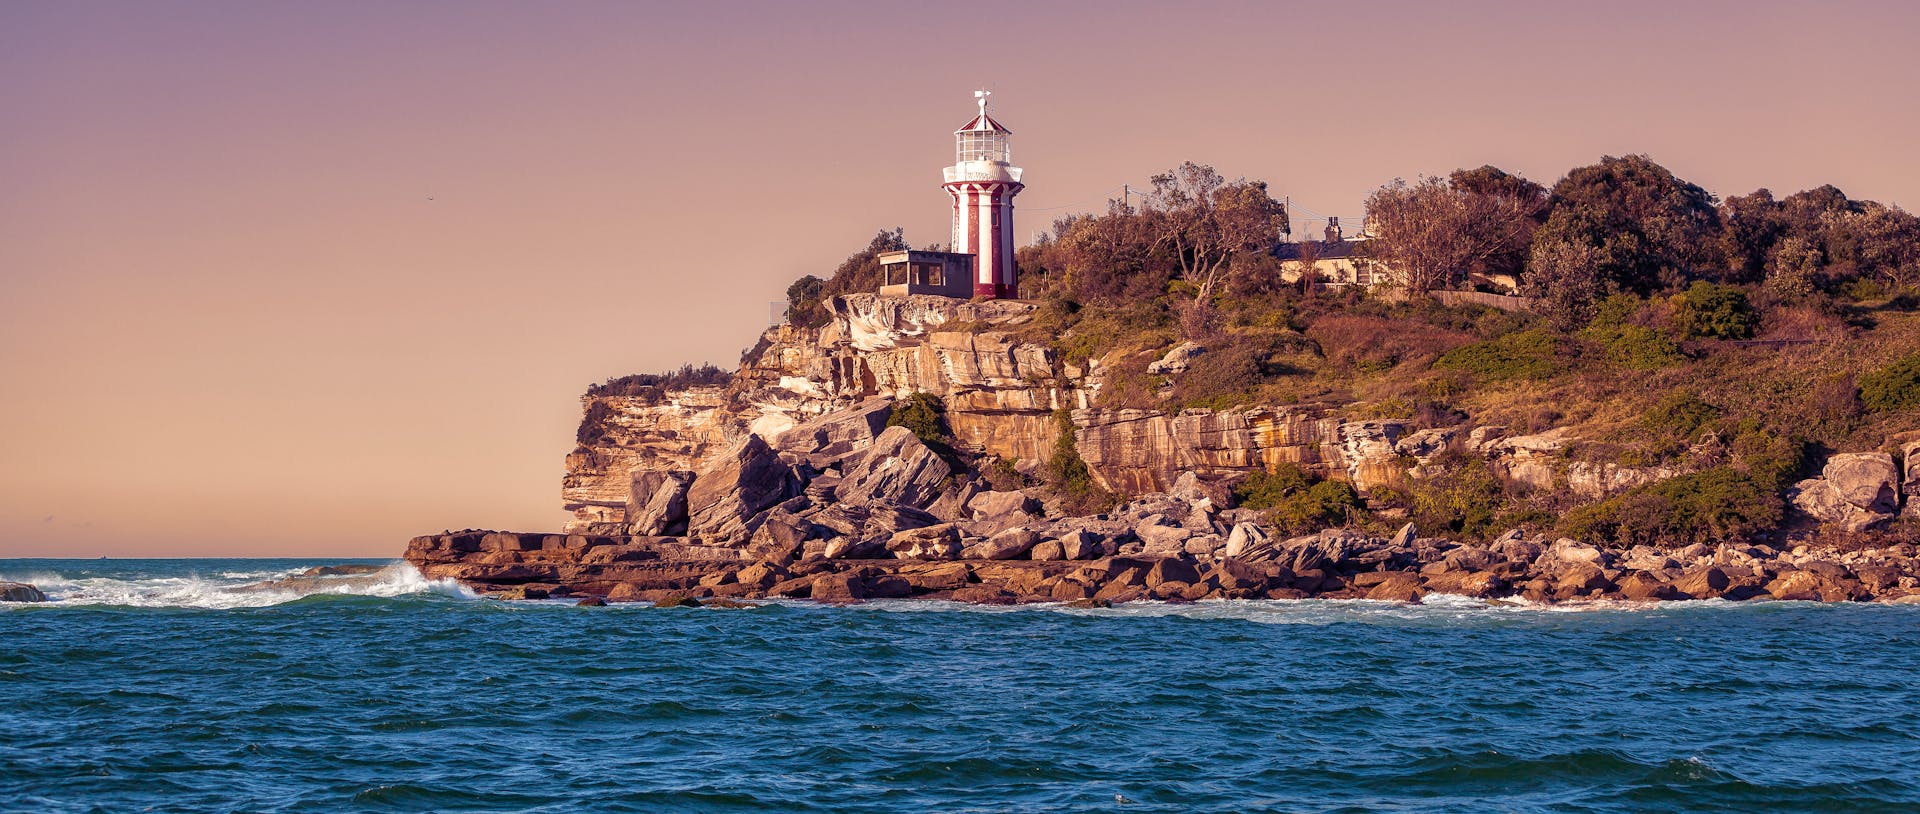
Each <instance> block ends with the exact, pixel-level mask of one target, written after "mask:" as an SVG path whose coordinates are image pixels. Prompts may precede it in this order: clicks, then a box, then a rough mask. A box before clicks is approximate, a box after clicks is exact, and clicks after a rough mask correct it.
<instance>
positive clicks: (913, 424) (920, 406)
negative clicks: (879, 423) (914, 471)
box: [887, 393, 953, 448]
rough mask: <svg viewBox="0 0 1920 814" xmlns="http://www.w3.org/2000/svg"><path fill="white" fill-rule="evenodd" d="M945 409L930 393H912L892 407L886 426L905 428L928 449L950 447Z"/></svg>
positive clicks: (949, 432) (950, 435)
mask: <svg viewBox="0 0 1920 814" xmlns="http://www.w3.org/2000/svg"><path fill="white" fill-rule="evenodd" d="M946 413H947V407H946V405H945V404H943V403H941V401H940V397H939V396H936V395H934V394H932V393H914V394H913V395H910V396H908V397H906V398H905V399H904V400H901V401H899V402H896V403H895V404H894V405H893V414H892V415H889V416H887V426H889V427H906V428H907V429H908V430H911V431H912V432H913V435H914V437H916V438H919V439H920V441H921V443H924V444H926V445H927V446H929V447H936V448H937V447H943V446H950V445H951V444H952V442H953V433H952V431H950V430H948V429H947V416H946Z"/></svg>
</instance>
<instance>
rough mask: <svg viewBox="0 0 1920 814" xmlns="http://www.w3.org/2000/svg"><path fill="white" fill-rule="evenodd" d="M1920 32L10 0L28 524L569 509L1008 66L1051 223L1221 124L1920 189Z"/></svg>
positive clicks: (1228, 8) (15, 520)
mask: <svg viewBox="0 0 1920 814" xmlns="http://www.w3.org/2000/svg"><path fill="white" fill-rule="evenodd" d="M1915 42H1920V6H1915V5H1914V4H1911V3H1900V2H1882V3H1823V4H1810V3H1771V2H1744V3H1704V2H1702V3H1687V2H1662V3H1605V4H1600V3H1579V4H1574V3H1542V2H1477V3H1476V2H1469V3H1446V4H1440V3H1396V2H1375V3H1365V4H1353V3H1313V4H1304V3H1301V4H1291V3H1290V4H1281V3H1180V4H1174V3H1164V2H1156V3H1101V4H1084V5H1073V4H1052V3H1032V2H1021V3H977V2H976V3H968V4H965V5H959V4H955V5H935V4H913V5H908V4H899V3H805V4H801V3H791V4H790V3H769V4H764V5H750V4H727V3H708V4H699V3H686V4H673V5H668V4H657V5H651V4H650V5H639V4H634V3H612V2H610V3H585V2H578V3H552V4H529V3H479V2H459V3H428V2H409V3H386V2H379V3H351V2H315V3H253V2H232V3H152V2H139V3H87V2H48V3H25V2H21V3H8V4H4V5H0V110H3V111H4V116H0V337H3V338H0V382H3V383H4V384H0V557H7V556H83V557H91V556H99V555H115V556H140V555H147V556H200V555H260V556H271V555H330V556H350V555H354V556H384V555H397V554H398V553H399V551H400V549H401V546H402V544H403V543H404V542H405V540H406V538H408V537H410V536H412V535H414V534H419V533H424V532H433V531H439V530H440V529H442V528H448V527H452V528H460V527H466V526H475V527H496V528H515V529H544V528H556V527H558V526H559V524H560V523H561V522H562V521H563V520H564V515H563V513H562V512H561V511H560V509H559V477H560V473H561V463H562V457H563V456H564V455H565V454H566V452H567V450H568V448H569V446H570V443H571V440H572V431H573V425H574V423H575V422H576V420H577V419H578V414H579V404H578V402H577V397H578V395H579V393H580V391H581V390H582V389H583V388H584V387H585V385H587V384H588V383H589V382H593V381H598V380H601V379H604V378H607V377H608V376H612V375H617V374H622V373H629V372H636V371H647V370H659V369H664V368H667V367H671V366H677V365H679V364H681V363H683V362H703V361H713V362H716V363H719V364H722V365H725V366H731V365H732V364H733V363H734V362H735V361H736V360H737V359H738V355H739V352H740V351H741V349H743V348H745V347H747V346H748V345H750V344H752V342H753V339H754V336H755V334H756V332H757V331H758V330H760V329H761V328H762V327H764V326H765V324H766V321H767V316H768V303H769V302H770V301H773V300H778V299H781V298H782V297H783V296H784V294H783V292H784V291H785V288H786V286H787V284H788V283H789V282H790V281H791V280H793V279H794V278H796V277H798V276H800V275H802V274H807V273H814V274H826V273H827V272H830V271H831V270H832V268H833V267H834V265H835V264H837V262H838V261H839V260H840V259H841V258H843V257H845V256H846V255H847V254H848V253H849V252H851V251H853V250H854V249H856V248H858V247H860V246H862V245H864V244H865V242H866V240H867V239H868V238H869V237H871V235H872V234H873V232H874V231H876V230H877V229H880V228H882V227H891V226H895V225H900V226H904V227H906V230H907V237H908V239H909V240H910V241H912V242H914V243H915V244H926V243H931V242H937V241H943V240H945V239H946V222H945V218H946V215H947V206H948V204H947V202H946V198H945V193H943V192H942V191H941V190H940V189H939V187H938V182H939V170H940V167H941V166H943V165H944V164H945V163H947V162H948V161H949V160H950V159H951V157H952V153H951V149H952V143H951V135H950V134H951V131H952V130H953V129H954V128H955V127H957V126H959V125H960V124H962V123H963V122H965V121H966V119H967V118H968V116H969V114H970V111H971V108H972V101H971V98H970V97H971V93H970V92H971V90H972V89H973V88H974V87H977V86H985V87H989V88H991V89H993V90H994V92H995V96H994V101H995V107H994V110H995V114H996V117H997V118H999V119H1001V120H1002V121H1004V122H1005V123H1006V124H1007V125H1008V126H1009V127H1011V128H1013V130H1014V131H1015V134H1014V137H1013V139H1014V140H1013V144H1014V154H1015V158H1016V159H1017V160H1018V162H1019V163H1020V164H1022V165H1023V166H1025V167H1026V172H1027V175H1026V178H1027V181H1028V188H1027V191H1026V192H1024V193H1023V194H1022V195H1021V198H1020V202H1019V203H1020V204H1021V206H1022V209H1021V210H1020V212H1021V216H1022V219H1021V221H1020V224H1019V226H1018V230H1017V234H1018V235H1019V237H1020V239H1021V240H1022V242H1025V241H1027V240H1030V239H1031V237H1032V235H1033V234H1034V232H1036V231H1037V230H1040V229H1044V228H1045V227H1046V226H1047V224H1048V223H1049V222H1050V221H1051V219H1052V217H1053V216H1054V215H1056V214H1061V213H1064V212H1067V211H1072V210H1074V209H1083V208H1084V209H1092V208H1098V207H1099V206H1100V205H1101V204H1102V202H1103V201H1104V199H1105V198H1106V197H1107V196H1108V195H1110V194H1112V192H1113V191H1115V190H1117V189H1118V188H1119V187H1120V186H1121V185H1122V184H1124V183H1132V184H1136V185H1138V184H1141V183H1143V182H1144V181H1145V179H1146V177H1147V176H1148V175H1150V174H1152V173H1154V172H1156V171H1159V170H1163V169H1166V168H1167V167H1170V166H1172V165H1174V164H1176V163H1178V162H1180V161H1182V160H1186V159H1193V160H1196V161H1200V162H1203V163H1211V164H1213V165H1215V166H1216V167H1218V168H1220V170H1221V171H1222V172H1224V173H1226V174H1228V175H1230V176H1232V175H1246V176H1250V177H1255V178H1262V179H1265V180H1268V181H1270V182H1271V183H1272V184H1273V187H1274V189H1275V191H1276V193H1277V194H1281V195H1286V196H1290V197H1291V198H1293V199H1294V200H1295V201H1296V202H1298V203H1299V204H1301V206H1302V207H1304V208H1305V209H1308V210H1312V211H1313V212H1317V213H1321V214H1337V215H1342V216H1346V217H1349V218H1351V219H1353V220H1354V221H1357V220H1358V219H1359V217H1360V215H1361V214H1362V213H1361V209H1360V201H1361V200H1362V199H1363V198H1364V197H1365V196H1366V194H1367V192H1368V191H1369V190H1371V189H1372V188H1373V187H1375V186H1378V185H1379V184H1381V183H1383V182H1386V181H1388V180H1390V179H1392V178H1394V177H1396V176H1405V177H1413V176H1415V175H1418V174H1420V173H1445V172H1448V171H1450V170H1452V169H1454V168H1456V167H1462V166H1478V165H1480V164H1483V163H1493V164H1496V165H1499V166H1501V167H1503V168H1506V169H1508V170H1510V171H1517V172H1520V173H1522V174H1525V175H1527V176H1528V177H1531V178H1534V179H1535V180H1538V181H1541V182H1542V183H1549V184H1550V183H1552V182H1553V181H1554V180H1555V179H1556V178H1557V177H1559V175H1560V174H1561V173H1563V172H1564V171H1565V170H1566V169H1568V168H1570V167H1573V166H1575V165H1578V164H1582V163H1589V162H1592V161H1593V160H1595V159H1597V158H1598V157H1599V156H1601V155H1603V154H1622V153H1629V152H1645V153H1649V154H1651V155H1652V156H1653V157H1654V158H1655V160H1657V161H1660V162H1661V163H1663V164H1665V165H1666V166H1667V167H1669V168H1670V169H1672V170H1674V171H1675V172H1676V173H1678V174H1680V175H1681V176H1683V177H1685V178H1688V179H1690V180H1693V181H1695V182H1698V183H1700V184H1702V185H1704V186H1706V187H1707V188H1709V189H1710V190H1713V191H1714V192H1716V193H1719V194H1721V195H1728V194H1743V193H1746V192H1749V191H1751V190H1753V189H1754V188H1756V187H1762V186H1765V187H1769V188H1772V189H1773V190H1775V191H1776V192H1782V193H1784V192H1791V191H1795V190H1799V189H1802V188H1806V187H1809V186H1814V185H1818V184H1822V183H1833V184H1836V185H1838V186H1839V187H1840V188H1842V189H1843V190H1845V191H1846V192H1847V193H1848V194H1849V195H1852V196H1855V197H1865V198H1874V199H1878V200H1881V201H1886V202H1891V203H1899V204H1902V205H1904V206H1906V207H1907V208H1909V209H1913V208H1915V207H1916V206H1920V158H1916V155H1915V150H1914V145H1915V144H1916V142H1920V93H1917V92H1916V91H1915V89H1914V85H1913V82H1914V77H1916V76H1920V49H1916V48H1915V47H1914V43H1915ZM1296 224H1297V225H1308V224H1302V223H1301V221H1300V220H1299V219H1298V216H1296ZM1311 225H1312V226H1314V227H1316V228H1317V226H1318V224H1311Z"/></svg>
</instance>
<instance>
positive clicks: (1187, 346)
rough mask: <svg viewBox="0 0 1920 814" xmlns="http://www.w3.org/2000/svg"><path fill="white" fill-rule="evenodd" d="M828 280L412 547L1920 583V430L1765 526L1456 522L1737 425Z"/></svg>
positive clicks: (495, 566)
mask: <svg viewBox="0 0 1920 814" xmlns="http://www.w3.org/2000/svg"><path fill="white" fill-rule="evenodd" d="M820 307H821V309H822V310H823V311H824V313H825V317H824V318H823V319H820V320H818V321H817V323H816V324H812V325H796V324H793V323H792V322H788V323H783V324H781V325H777V326H775V327H773V328H771V329H769V330H768V331H767V332H766V333H765V334H764V335H763V336H762V337H761V338H760V340H759V342H758V343H757V344H756V345H755V347H754V348H752V349H751V350H749V351H748V352H747V353H746V355H745V356H744V357H743V360H742V363H741V365H740V367H739V369H738V370H737V371H734V372H732V373H730V374H728V373H721V372H717V371H711V370H709V371H694V370H691V369H689V370H684V371H682V372H681V373H679V374H670V375H666V376H645V377H625V378H623V379H616V380H612V381H609V382H608V383H607V384H606V385H599V386H596V387H594V388H593V389H591V390H590V391H589V393H588V394H587V395H586V396H585V397H584V398H583V400H582V402H583V412H584V417H583V421H582V424H581V426H580V430H579V434H578V437H577V438H576V441H577V447H576V448H575V450H574V451H573V452H572V453H571V454H569V455H568V457H567V469H568V471H567V475H566V477H565V479H564V482H563V489H562V494H563V499H564V501H565V505H566V507H567V508H568V509H569V510H571V511H572V512H573V514H574V520H573V521H572V522H571V523H569V525H568V527H567V528H566V529H563V530H559V531H556V532H553V533H516V532H501V531H483V530H466V531H459V532H453V531H448V532H444V533H440V534H432V535H425V536H421V537H417V538H415V539H414V540H413V541H412V542H411V543H410V544H409V545H408V547H407V551H406V559H407V560H408V561H409V562H410V563H412V564H413V565H415V566H417V567H418V568H419V569H420V570H421V571H422V572H423V573H424V574H425V575H426V576H427V577H429V578H436V579H439V578H451V579H457V580H459V581H460V582H462V583H464V584H466V585H468V586H470V587H472V588H474V589H476V590H479V591H483V592H487V593H489V594H491V595H493V596H496V597H502V598H526V599H540V598H562V597H568V598H578V599H584V600H589V601H612V602H623V601H624V602H655V603H666V604H680V603H686V602H692V601H697V600H700V599H707V600H709V601H715V600H720V601H724V600H740V599H766V598H811V599H814V600H817V601H823V602H853V601H860V600H866V599H877V598H922V599H943V600H954V601H962V602H974V603H995V604H1010V603H1024V602H1077V603H1082V604H1103V603H1114V602H1128V601H1137V600H1161V601H1170V602H1181V601H1197V600H1204V599H1255V598H1264V599H1285V598H1307V597H1326V598H1366V599H1383V600H1396V601H1419V600H1420V599H1421V598H1422V597H1423V596H1425V595H1427V594H1430V593H1444V594H1453V595H1465V596H1473V597H1484V598H1488V599H1503V598H1519V599H1524V600H1528V601H1533V602H1568V601H1584V600H1607V599H1622V600H1683V599H1712V598H1721V599H1731V600H1745V599H1787V600H1818V601H1864V600H1879V601H1900V602H1906V601H1920V599H1916V598H1914V597H1920V559H1917V558H1916V549H1915V546H1914V544H1913V542H1912V541H1911V540H1907V539H1905V538H1904V537H1903V536H1902V535H1901V534H1899V533H1898V529H1899V528H1903V527H1904V526H1901V525H1899V524H1904V523H1911V522H1912V521H1911V520H1907V519H1903V514H1907V515H1911V514H1913V513H1916V512H1917V511H1920V501H1915V500H1913V498H1914V497H1915V496H1916V492H1917V491H1920V490H1916V484H1920V438H1909V439H1908V440H1905V441H1901V440H1898V439H1896V440H1895V441H1894V442H1892V443H1893V447H1892V449H1893V451H1892V452H1883V451H1879V450H1861V451H1856V452H1834V453H1831V454H1829V455H1827V456H1825V460H1824V461H1823V462H1818V463H1817V464H1816V465H1815V469H1814V470H1813V471H1811V472H1807V473H1804V474H1808V475H1811V476H1810V477H1807V478H1804V479H1801V480H1798V481H1796V482H1794V483H1793V484H1792V485H1791V486H1790V487H1789V488H1788V489H1786V490H1785V491H1784V492H1783V493H1782V496H1780V497H1779V498H1778V500H1779V508H1777V509H1776V510H1775V514H1773V515H1772V516H1771V518H1770V519H1771V521H1772V526H1771V527H1769V528H1765V529H1757V530H1755V529H1749V528H1744V527H1735V524H1736V521H1737V520H1738V518H1733V519H1726V518H1722V520H1720V521H1717V522H1721V523H1723V524H1724V525H1726V526H1727V527H1728V528H1729V529H1731V531H1730V532H1729V533H1725V534H1718V535H1715V534H1702V535H1699V539H1692V540H1684V541H1675V540H1672V539H1659V538H1655V537H1649V538H1648V539H1647V540H1646V541H1645V542H1639V543H1635V542H1632V541H1631V540H1630V539H1627V540H1623V539H1621V538H1620V537H1619V536H1615V537H1613V538H1611V539H1584V540H1583V539H1579V538H1577V537H1574V536H1571V535H1568V534H1565V533H1562V532H1563V531H1564V530H1565V528H1566V525H1565V524H1564V523H1561V524H1555V523H1554V522H1552V520H1553V518H1551V517H1547V518H1544V519H1543V518H1542V517H1541V515H1539V514H1525V513H1516V512H1513V511H1511V510H1507V511H1503V512H1499V513H1493V512H1487V511H1486V510H1485V509H1483V508H1481V507H1479V506H1478V505H1477V504H1474V503H1472V501H1471V500H1465V501H1464V502H1461V503H1459V504H1457V505H1456V506H1455V507H1454V508H1453V509H1452V510H1453V511H1455V512H1456V514H1458V513H1465V512H1485V513H1487V514H1488V516H1487V517H1485V518H1482V519H1481V520H1480V522H1478V523H1477V524H1461V523H1455V524H1453V525H1452V526H1451V527H1448V526H1445V525H1442V524H1441V523H1435V522H1434V521H1433V520H1431V518H1434V517H1441V518H1445V517H1447V516H1448V515H1447V514H1446V513H1445V512H1444V511H1439V512H1436V511H1434V510H1433V509H1432V507H1431V506H1430V505H1428V504H1424V503H1422V502H1421V501H1422V500H1427V501H1431V500H1432V498H1431V497H1428V496H1430V495H1431V494H1432V490H1433V489H1434V488H1435V486H1434V485H1435V484H1458V483H1460V482H1461V478H1462V477H1463V475H1462V473H1467V475H1468V476H1470V477H1475V478H1483V479H1484V481H1483V482H1484V483H1489V484H1495V486H1494V487H1491V488H1494V489H1496V490H1504V491H1500V492H1498V494H1500V495H1505V497H1504V498H1502V499H1504V500H1506V501H1508V503H1516V502H1520V501H1522V500H1534V501H1540V500H1546V499H1555V500H1560V501H1562V504H1561V505H1563V506H1570V507H1571V509H1570V510H1569V511H1568V512H1567V514H1571V515H1573V516H1576V517H1578V516H1579V512H1580V510H1581V509H1582V508H1583V507H1584V508H1586V510H1587V511H1588V512H1589V513H1592V511H1593V509H1592V507H1595V506H1601V507H1604V506H1607V505H1609V501H1612V502H1613V504H1618V503H1619V502H1620V501H1621V499H1622V498H1623V496H1624V497H1626V498H1633V497H1634V496H1636V495H1640V496H1644V495H1648V494H1653V495H1659V494H1660V493H1659V492H1658V491H1656V490H1658V489H1659V488H1660V487H1661V486H1662V485H1663V484H1664V485H1668V486H1671V485H1673V484H1676V483H1679V484H1688V485H1687V487H1686V488H1687V489H1688V490H1691V492H1692V493H1698V492H1699V491H1700V490H1704V489H1709V488H1712V477H1713V473H1715V472H1719V471H1723V470H1724V467H1725V464H1724V462H1725V461H1727V460H1729V459H1736V458H1737V457H1738V456H1739V455H1740V454H1744V453H1742V452H1740V451H1737V450H1730V449H1729V445H1728V443H1727V441H1726V440H1724V439H1721V438H1717V437H1712V436H1713V433H1711V432H1707V433H1704V434H1703V435H1702V436H1696V438H1697V440H1692V443H1691V444H1690V445H1686V446H1683V447H1682V448H1681V449H1680V450H1678V451H1677V452H1676V453H1675V454H1673V455H1671V456H1669V457H1667V458H1666V459H1664V460H1660V461H1656V462H1651V463H1649V464H1648V465H1642V466H1631V465H1626V464H1623V463H1619V462H1612V461H1596V460H1592V459H1591V458H1588V457H1583V456H1582V455H1581V454H1579V451H1580V450H1581V449H1582V448H1583V446H1586V445H1589V444H1593V443H1594V442H1602V441H1612V440H1617V438H1614V439H1606V438H1593V437H1592V436H1590V435H1588V434H1587V433H1588V432H1589V431H1590V427H1591V426H1593V425H1592V424H1589V425H1586V426H1583V425H1582V424H1581V423H1580V422H1577V421H1564V422H1558V423H1559V426H1554V427H1548V428H1546V429H1542V430H1538V431H1529V428H1527V427H1525V426H1512V427H1510V426H1508V425H1505V424H1504V422H1502V423H1496V422H1494V421H1490V420H1485V419H1484V418H1482V419H1481V420H1475V419H1476V418H1480V417H1478V416H1470V415H1466V414H1465V411H1464V410H1462V411H1460V413H1459V414H1450V415H1448V416H1446V417H1444V418H1443V419H1442V420H1438V421H1436V420H1433V419H1431V418H1430V417H1427V418H1422V417H1417V416H1405V417H1399V416H1393V415H1391V414H1388V415H1384V416H1383V415H1382V414H1381V413H1382V411H1378V410H1374V411H1368V410H1366V409H1364V407H1365V405H1364V404H1361V405H1360V406H1361V409H1356V408H1355V405H1354V403H1353V401H1351V400H1349V401H1347V402H1346V403H1342V402H1341V401H1340V400H1338V399H1333V398H1327V399H1321V400H1317V401H1316V400H1296V401H1294V402H1292V403H1288V404H1281V405H1275V404H1259V403H1253V404H1240V405H1230V406H1223V407H1219V408H1209V407H1181V408H1179V409H1174V410H1168V409H1151V408H1139V407H1125V406H1112V405H1113V404H1114V402H1115V400H1114V399H1113V398H1111V396H1112V391H1113V390H1114V389H1115V388H1118V387H1126V386H1132V385H1131V384H1128V383H1127V382H1124V381H1122V379H1123V378H1124V377H1126V376H1127V375H1129V374H1128V373H1127V367H1128V364H1129V363H1128V361H1127V360H1126V359H1124V358H1120V359H1116V358H1115V355H1113V354H1109V355H1108V356H1106V357H1104V358H1084V357H1079V356H1071V355H1068V354H1063V353H1062V352H1061V350H1060V348H1059V345H1060V342H1059V338H1058V336H1057V335H1056V334H1055V331H1054V329H1053V328H1051V327H1049V325H1048V321H1049V320H1050V319H1052V318H1053V315H1051V314H1049V313H1048V309H1047V306H1046V305H1045V304H1043V303H1035V302H1026V301H1011V300H997V301H975V302H968V301H964V300H955V299H949V298H945V297H937V296H909V297H887V296H879V295H875V294H857V293H856V294H846V295H836V296H831V297H828V298H825V299H824V300H823V301H822V302H821V304H820ZM1209 352H1214V353H1218V352H1221V351H1220V350H1218V349H1216V350H1213V351H1209V350H1208V349H1207V348H1205V347H1202V346H1200V345H1198V344H1196V343H1179V344H1178V345H1177V346H1176V347H1174V348H1172V349H1171V350H1167V349H1166V348H1164V347H1161V348H1159V349H1156V350H1154V351H1153V352H1152V353H1150V354H1147V355H1148V356H1150V357H1151V358H1150V359H1146V362H1150V364H1145V363H1143V365H1142V366H1143V367H1151V368H1152V369H1153V370H1154V371H1155V375H1156V376H1160V377H1162V378H1161V380H1160V383H1159V384H1158V386H1160V387H1162V388H1169V387H1178V386H1179V381H1180V377H1182V376H1183V375H1187V374H1189V372H1190V369H1192V368H1196V367H1197V365H1196V362H1197V360H1199V359H1202V358H1205V355H1206V354H1208V353H1209ZM1713 352H1720V353H1731V354H1739V353H1745V352H1748V351H1747V349H1746V348H1742V347H1732V346H1729V347H1727V348H1724V349H1714V351H1713ZM1131 355H1133V356H1136V357H1138V356H1140V354H1139V353H1138V352H1137V351H1136V352H1132V353H1131ZM1123 356H1124V354H1123ZM1462 401H1463V403H1464V402H1465V400H1462ZM1562 406H1563V407H1568V408H1569V409H1568V410H1567V412H1569V413H1571V412H1575V411H1574V410H1573V409H1571V405H1564V404H1563V405H1562ZM1486 415H1498V411H1496V410H1487V411H1486ZM1697 423H1698V424H1700V425H1704V423H1705V422H1704V421H1702V422H1697ZM1716 445H1718V446H1716ZM1702 473H1707V477H1706V478H1702ZM1480 482H1482V481H1473V483H1480ZM1456 488H1457V487H1456ZM1408 495H1414V496H1416V499H1415V500H1408V498H1407V496H1408ZM1516 495H1518V496H1519V497H1515V496H1516ZM1715 499H1719V498H1717V497H1716V498H1715ZM1738 510H1740V509H1739V507H1734V509H1732V511H1738ZM1723 513H1724V512H1723ZM1502 522H1512V526H1511V527H1509V528H1504V529H1503V528H1496V527H1495V525H1497V524H1499V523H1502ZM1619 522H1620V521H1616V526H1615V527H1616V528H1617V527H1618V525H1619ZM1422 525H1434V526H1438V527H1436V528H1433V529H1432V530H1431V531H1423V529H1422ZM1586 528H1590V529H1603V528H1607V527H1605V526H1604V525H1601V524H1591V525H1589V526H1587V527H1586ZM1889 529H1894V531H1889Z"/></svg>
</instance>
